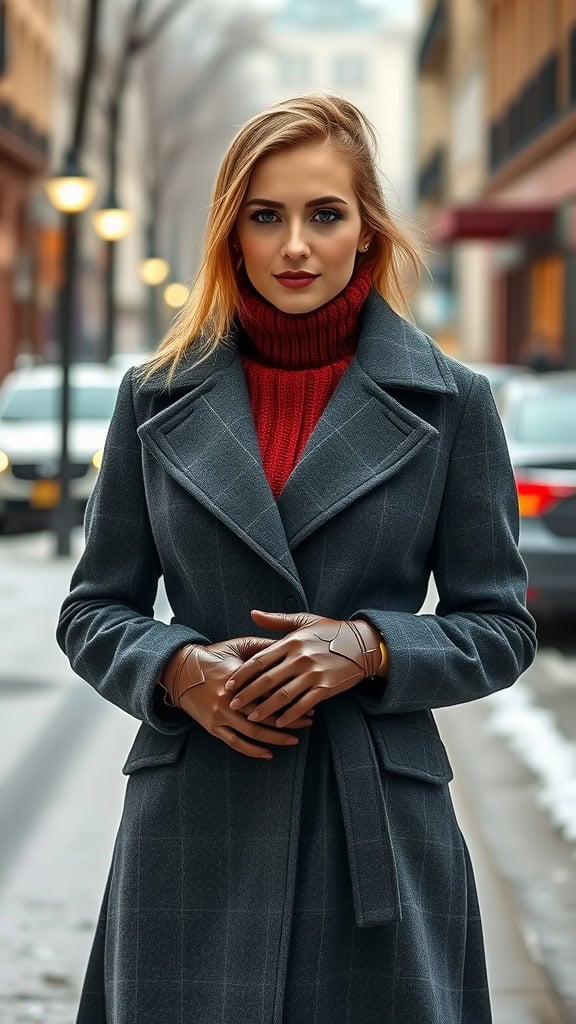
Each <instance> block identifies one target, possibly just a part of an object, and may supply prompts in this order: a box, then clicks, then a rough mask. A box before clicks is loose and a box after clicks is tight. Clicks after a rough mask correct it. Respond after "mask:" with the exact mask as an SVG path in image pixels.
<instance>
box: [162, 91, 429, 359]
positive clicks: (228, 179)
mask: <svg viewBox="0 0 576 1024" xmlns="http://www.w3.org/2000/svg"><path fill="white" fill-rule="evenodd" d="M315 142H318V143H323V142H329V143H331V144H332V145H334V146H336V147H337V148H338V150H339V151H340V152H341V153H342V154H343V155H345V156H346V157H348V158H349V159H350V162H351V164H352V167H353V171H354V184H355V193H356V197H357V200H358V205H359V209H360V216H361V219H362V222H363V225H364V226H365V227H367V228H369V229H371V230H372V231H373V237H372V240H371V243H370V250H369V253H368V255H366V256H364V255H362V256H361V257H360V258H361V259H362V262H363V263H364V264H365V265H368V266H369V267H370V268H371V270H372V283H373V286H374V288H375V289H376V290H377V291H378V292H379V293H380V294H381V295H382V296H383V297H384V298H385V299H386V300H387V301H388V302H389V303H390V305H391V306H393V307H394V308H395V309H396V310H397V311H398V312H399V313H402V314H404V315H407V316H410V311H409V308H408V304H407V295H408V294H409V291H411V289H409V287H408V282H407V280H406V278H407V276H408V275H407V273H406V272H407V271H411V272H412V276H413V280H414V283H415V282H417V280H418V277H419V273H420V268H421V262H422V261H421V258H420V255H419V253H418V251H417V249H416V246H415V245H414V243H413V242H412V241H411V240H410V238H409V237H408V235H407V234H406V233H405V232H404V231H402V230H401V229H400V227H399V226H398V225H397V224H396V223H395V221H394V220H393V219H392V217H391V216H390V213H389V212H388V209H387V205H386V201H385V198H384V194H383V192H382V187H381V184H380V179H379V174H378V167H377V152H378V144H377V137H376V132H375V130H374V127H373V126H372V124H371V123H370V121H369V120H368V118H367V117H366V116H365V115H364V114H363V113H362V112H361V111H360V110H359V109H358V108H357V107H355V106H354V104H352V103H350V102H349V101H348V100H345V99H342V98H340V97H338V96H330V95H323V94H311V95H306V96H297V97H295V98H294V99H290V100H284V101H283V102H282V103H277V104H275V105H274V106H272V107H268V109H266V110H264V111H262V112H261V113H260V114H256V115H255V117H252V118H251V119H250V120H249V121H247V122H246V123H245V124H244V125H243V126H242V128H241V129H240V131H239V132H238V134H237V135H236V137H235V138H234V140H233V141H232V143H231V144H230V146H229V148H228V151H227V152H226V154H225V156H224V160H223V161H222V165H221V167H220V170H219V172H218V176H217V178H216V182H215V185H214V190H213V193H212V198H211V203H210V208H209V214H208V219H207V223H206V232H205V242H204V253H203V258H202V262H201V265H200V269H199V270H198V272H197V274H196V277H195V280H194V282H193V285H192V288H191V290H190V295H189V297H188V300H187V302H186V304H185V305H184V306H183V307H182V309H181V310H180V312H179V314H178V315H177V317H176V318H175V320H174V322H173V324H172V326H171V327H170V329H169V331H168V333H167V334H166V336H165V337H164V339H163V341H162V342H161V344H160V346H159V347H158V349H157V350H156V352H154V354H153V355H152V356H151V357H150V358H149V359H148V360H147V361H146V362H145V363H144V364H143V369H144V374H145V377H149V376H150V375H151V374H152V373H154V371H155V370H158V369H160V368H163V367H166V366H169V367H170V372H169V378H168V379H170V378H171V377H172V375H173V373H174V371H175V370H176V367H177V365H178V362H179V361H180V359H181V358H182V357H183V356H184V354H185V353H186V352H187V351H188V349H189V348H190V347H191V346H192V345H194V348H195V349H197V352H198V360H197V362H202V361H203V360H204V359H206V358H208V356H210V355H211V354H212V353H213V352H214V351H215V349H216V348H217V347H218V346H219V345H220V344H221V343H223V342H225V341H226V339H227V338H228V337H229V336H230V332H231V329H232V325H233V321H234V316H235V314H236V311H237V310H238V308H239V307H240V305H241V299H240V293H239V288H238V280H237V276H236V269H235V261H236V257H235V254H234V252H233V249H232V241H233V238H232V236H233V229H234V225H235V223H236V219H237V217H238V214H239V211H240V209H241V206H242V202H243V199H244V196H245V195H246V192H247V189H248V184H249V181H250V176H251V174H252V171H253V170H254V167H255V166H256V164H257V162H258V161H259V160H261V159H262V158H263V157H266V156H268V155H269V154H271V153H277V152H278V151H280V150H283V149H288V148H290V147H294V146H299V145H303V144H307V143H315Z"/></svg>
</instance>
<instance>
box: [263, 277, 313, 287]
mask: <svg viewBox="0 0 576 1024" xmlns="http://www.w3.org/2000/svg"><path fill="white" fill-rule="evenodd" d="M274 277H275V278H276V280H277V281H278V284H281V285H284V287H285V288H307V287H308V285H309V284H313V282H314V281H316V280H317V278H318V277H320V275H319V274H274Z"/></svg>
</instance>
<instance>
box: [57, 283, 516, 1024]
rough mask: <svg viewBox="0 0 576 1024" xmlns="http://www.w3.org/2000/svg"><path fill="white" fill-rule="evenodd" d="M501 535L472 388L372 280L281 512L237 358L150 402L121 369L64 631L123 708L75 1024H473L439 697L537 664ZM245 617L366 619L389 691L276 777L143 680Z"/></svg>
mask: <svg viewBox="0 0 576 1024" xmlns="http://www.w3.org/2000/svg"><path fill="white" fill-rule="evenodd" d="M517 528H518V513H517V500H516V494H515V488H514V482H513V478H512V473H511V469H510V464H509V461H508V455H507V450H506V444H505V440H504V437H503V434H502V429H501V426H500V422H499V419H498V415H497V413H496V410H495V408H494V404H493V401H492V398H491V394H490V391H489V388H488V384H487V382H486V380H485V379H484V378H483V377H481V376H478V375H476V374H473V373H472V372H471V371H469V370H468V369H467V368H465V367H463V366H462V365H460V364H458V363H456V362H454V361H452V360H450V359H448V358H447V357H445V356H444V355H443V354H442V353H441V352H440V351H439V349H438V348H437V347H436V346H435V345H434V343H433V342H431V340H430V339H429V338H428V337H427V336H426V335H424V334H423V333H422V332H421V331H420V330H418V329H417V328H416V327H414V326H412V325H410V324H409V323H407V322H406V321H405V320H403V319H402V318H401V317H399V316H397V315H396V314H395V313H394V312H393V311H392V310H391V308H390V307H389V306H388V304H387V303H386V302H385V301H384V300H383V299H381V298H380V297H379V296H378V295H377V294H376V293H372V294H371V295H370V297H369V299H368V302H367V304H366V306H365V307H364V310H363V313H362V322H361V335H360V339H359V344H358V350H357V354H356V356H355V358H354V359H353V361H352V363H351V365H350V367H349V369H348V370H347V372H346V373H345V375H344V377H343V378H342V380H341V382H340V384H339V385H338V388H337V389H336V391H335V393H334V395H333V396H332V398H331V400H330V402H329V403H328V406H327V407H326V409H325V411H324V413H323V415H322V416H321V418H320V420H319V422H318V424H317V426H316V428H315V430H314V432H313V434H312V436H311V438H310V440H309V442H308V445H307V447H306V449H305V451H304V453H303V455H302V457H301V459H300V461H299V463H298V464H297V466H296V467H295V469H294V470H293V472H292V474H291V476H290V478H289V479H288V481H287V483H286V485H285V487H284V489H283V491H282V493H281V494H280V496H279V498H278V501H274V499H273V497H272V494H271V492H270V489H269V486H268V484H267V481H266V478H265V476H264V473H263V470H262V464H261V460H260V456H259V450H258V444H257V439H256V433H255V428H254V423H253V419H252V414H251V409H250V404H249V400H248V395H247V391H246V386H245V381H244V376H243V372H242V367H241V361H240V358H239V355H238V352H237V350H236V348H235V345H234V343H232V344H231V345H229V346H225V347H221V348H220V350H219V351H218V352H217V353H216V354H215V355H214V356H212V357H211V358H210V359H209V360H207V361H205V362H204V363H202V364H201V365H199V366H196V367H194V366H193V365H192V364H191V362H190V361H187V360H184V361H183V362H182V363H181V366H180V369H179V372H178V374H177V376H176V377H175V379H174V381H173V382H172V384H171V386H170V388H169V390H167V389H166V387H165V381H164V378H163V377H162V375H161V374H157V375H156V376H154V377H153V378H151V379H150V380H148V381H147V382H146V383H141V382H139V381H138V378H137V376H135V374H134V372H133V371H131V372H129V373H128V374H127V375H126V376H125V378H124V380H123V383H122V385H121V389H120V393H119V397H118V401H117V406H116V411H115V413H114V417H113V420H112V423H111V426H110V430H109V434H108V439H107V443H106V448H105V454H104V460H103V464H102V468H101V472H100V476H99V479H98V483H97V485H96V488H95V490H94V492H93V495H92V497H91V500H90V502H89V506H88V509H87V514H86V547H85V551H84V553H83V555H82V557H81V559H80V562H79V564H78V567H77V569H76V571H75V573H74V576H73V579H72V584H71V590H70V594H69V595H68V596H67V598H66V600H65V602H64V604H63V607H62V611H61V615H60V621H59V625H58V640H59V643H60V645H61V646H62V648H63V649H64V650H65V651H66V653H67V654H68V656H69V658H70V661H71V664H72V666H73V668H74V670H75V671H76V672H77V673H78V674H79V675H80V676H82V677H83V678H84V679H86V680H87V681H88V682H89V683H91V684H92V685H93V686H94V687H95V688H96V689H97V690H98V691H99V692H100V693H101V694H102V696H103V697H105V698H106V699H108V700H111V701H113V702H114V703H115V704H117V705H119V706H120V707H121V708H123V709H124V710H125V711H127V712H129V713H130V714H131V715H134V716H136V717H137V718H139V719H141V720H142V726H141V728H140V730H139V732H138V735H137V737H136V740H135V743H134V746H133V748H132V750H131V752H130V754H129V757H128V760H127V762H126V765H125V767H124V771H125V772H126V773H127V774H129V775H130V779H129V782H128V787H127V794H126V802H125V808H124V812H123V817H122V821H121V824H120V828H119V833H118V837H117V842H116V846H115V851H114V856H113V863H112V869H111V873H110V879H109V884H108V888H107V891H106V894H105V897H104V902H103V907H102V915H101V919H100V923H99V925H98V930H97V934H96V938H95V941H94V946H93V950H92V955H91V959H90V963H89V966H88V971H87V976H86V980H85V985H84V991H83V995H82V1001H81V1007H80V1011H79V1016H78V1024H216V1022H218V1024H378V1022H382V1024H488V1022H489V1021H490V1008H489V1000H488V996H487V991H486V978H485V970H484V957H483V947H482V935H481V928H480V921H479V916H478V909H477V905H476V899H475V889H474V880H473V877H472V873H471V870H470V866H469V862H468V857H467V851H466V847H465V844H464V841H463V839H462V836H461V834H460V831H459V829H458V826H457V823H456V821H455V818H454V813H453V810H452V805H451V801H450V796H449V792H448V786H447V783H448V781H449V780H450V778H451V770H450V765H449V763H448V760H447V756H446V752H445V750H444V747H443V745H442V743H441V740H440V738H439V736H438V733H437V730H436V726H435V723H434V720H433V716H432V713H431V709H432V708H435V707H440V706H443V705H451V704H456V703H458V702H462V701H468V700H474V699H476V698H479V697H482V696H484V695H485V694H489V693H491V692H493V691H495V690H498V689H499V688H502V687H506V686H508V685H510V684H511V683H513V682H514V680H515V679H516V678H517V677H518V675H519V674H520V673H521V672H522V671H523V670H524V669H525V668H527V666H528V665H529V664H530V662H531V660H532V658H533V656H534V650H535V637H534V624H533V621H532V619H531V617H530V615H529V614H528V613H527V611H526V609H525V605H524V595H525V585H526V578H525V570H524V566H523V564H522V561H521V559H520V557H519V554H518V551H517V547H516V541H517ZM430 573H433V574H434V577H435V582H436V586H437V589H438V593H439V603H438V606H437V608H436V611H435V614H428V615H419V614H417V613H418V610H419V608H420V607H421V604H422V601H423V599H424V596H425V594H426V589H427V585H428V581H429V576H430ZM160 575H163V577H164V581H165V586H166V591H167V594H168V598H169V601H170V604H171V608H172V611H173V619H172V621H171V623H170V624H165V623H162V622H159V621H156V620H154V618H153V605H154V600H155V595H156V591H157V583H158V579H159V577H160ZM252 607H260V608H265V609H274V610H287V611H297V610H299V609H303V610H311V611H313V612H318V613H321V614H324V615H328V616H333V617H335V618H347V617H352V616H364V617H366V618H367V619H369V620H370V621H371V622H372V623H373V624H374V625H375V626H376V627H377V628H378V629H379V630H380V632H381V633H382V635H383V636H384V638H385V640H386V643H387V645H388V648H389V653H390V675H389V679H388V681H387V684H386V685H384V684H383V683H382V681H378V680H377V681H371V680H367V681H366V682H364V683H362V684H361V685H360V686H358V687H356V688H355V689H354V690H352V691H349V692H348V693H347V694H344V695H342V696H340V697H336V698H333V699H332V700H330V701H328V702H326V703H324V704H323V705H322V706H321V709H320V712H319V713H317V716H316V717H317V721H316V722H315V724H314V726H313V727H312V729H311V730H309V731H308V732H306V730H304V732H303V733H302V734H301V742H300V744H299V746H298V747H296V748H292V749H280V748H276V751H275V757H274V759H273V760H272V761H271V762H265V761H255V760H251V759H249V758H246V757H244V756H243V755H241V754H239V753H237V752H235V751H233V750H231V749H230V748H228V747H227V746H226V745H225V744H224V743H222V742H221V741H219V740H217V739H215V738H214V737H212V736H211V735H209V734H208V733H207V732H205V731H204V730H203V729H202V728H201V727H200V726H198V725H197V724H196V723H195V722H193V721H191V720H190V719H188V718H187V717H186V716H185V715H184V714H183V713H181V712H171V711H169V710H167V709H166V708H165V707H163V706H162V704H161V703H160V702H159V701H158V688H157V686H156V682H157V679H158V677H159V675H160V673H161V671H162V668H163V665H164V663H165V662H166V660H167V659H168V657H169V656H170V655H171V654H172V652H173V651H174V650H175V649H176V648H177V647H179V646H180V645H182V644H184V643H187V642H190V641H198V642H202V643H206V642H214V641H217V640H221V639H224V638H228V637H235V636H240V635H245V634H253V633H254V632H255V631H256V630H255V627H254V624H253V622H252V620H251V619H250V614H249V612H250V609H251V608H252Z"/></svg>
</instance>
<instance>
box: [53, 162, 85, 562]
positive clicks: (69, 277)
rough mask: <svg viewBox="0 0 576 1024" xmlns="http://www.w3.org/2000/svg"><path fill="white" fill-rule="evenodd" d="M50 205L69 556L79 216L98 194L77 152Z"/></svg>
mask: <svg viewBox="0 0 576 1024" xmlns="http://www.w3.org/2000/svg"><path fill="white" fill-rule="evenodd" d="M45 188H46V192H47V193H48V198H49V199H50V201H51V203H52V204H53V206H55V208H56V209H57V210H59V211H60V213H61V214H62V215H63V218H64V225H63V227H64V232H63V234H64V267H63V283H62V288H61V290H60V295H59V310H58V312H59V315H58V323H59V332H60V353H61V355H60V359H61V369H62V385H61V393H60V394H61V397H60V427H61V434H60V502H59V506H58V513H57V516H56V542H57V546H56V553H57V554H58V555H62V556H67V555H69V554H70V530H71V528H72V525H73V509H72V502H71V500H70V458H69V452H68V425H69V422H70V363H71V356H72V330H73V319H74V281H75V276H76V275H75V272H76V255H77V248H78V214H80V213H83V212H84V211H85V210H87V209H88V207H89V206H90V204H91V202H92V200H93V199H94V195H95V193H96V183H95V182H94V181H93V180H92V179H91V178H88V177H87V175H85V174H83V173H82V171H81V170H80V168H79V166H78V163H77V159H76V154H75V152H74V150H69V151H68V153H67V156H66V160H65V163H64V167H63V168H62V170H61V171H59V172H58V173H57V174H54V175H52V177H50V178H48V180H47V181H46V182H45Z"/></svg>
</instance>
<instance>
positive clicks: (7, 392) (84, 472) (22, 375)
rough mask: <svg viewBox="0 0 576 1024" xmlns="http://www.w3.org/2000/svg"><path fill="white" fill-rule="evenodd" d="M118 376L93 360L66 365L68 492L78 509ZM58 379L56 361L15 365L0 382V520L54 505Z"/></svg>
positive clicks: (92, 475)
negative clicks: (67, 394)
mask: <svg viewBox="0 0 576 1024" xmlns="http://www.w3.org/2000/svg"><path fill="white" fill-rule="evenodd" d="M121 379H122V372H121V371H120V370H119V369H113V368H111V367H108V366H102V365H101V364H98V363H77V364H74V365H73V366H72V367H71V368H70V423H69V430H68V450H69V459H70V473H71V482H70V494H71V497H72V499H73V500H74V501H76V502H78V505H79V508H80V509H83V507H84V506H85V504H86V501H87V500H88V497H89V495H90V492H91V490H92V488H93V486H94V482H95V480H96V477H97V475H98V468H99V465H100V460H101V456H102V449H103V447H104V440H105V437H106V432H107V430H108V424H109V422H110V417H111V415H112V412H113V409H114V404H115V401H116V395H117V392H118V386H119V384H120V381H121ZM61 382H62V372H61V369H60V367H59V366H56V365H44V366H31V367H27V368H26V369H22V370H15V371H14V372H13V373H10V374H8V376H7V377H5V378H4V381H3V382H2V384H1V385H0V520H2V519H5V518H7V517H10V518H12V517H13V516H15V515H16V514H17V513H18V511H23V510H29V509H38V510H42V509H44V510H47V509H52V508H55V507H56V506H57V505H58V502H59V497H60V494H59V483H58V475H59V465H60V443H61V442H60V436H61V427H60V401H61Z"/></svg>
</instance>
